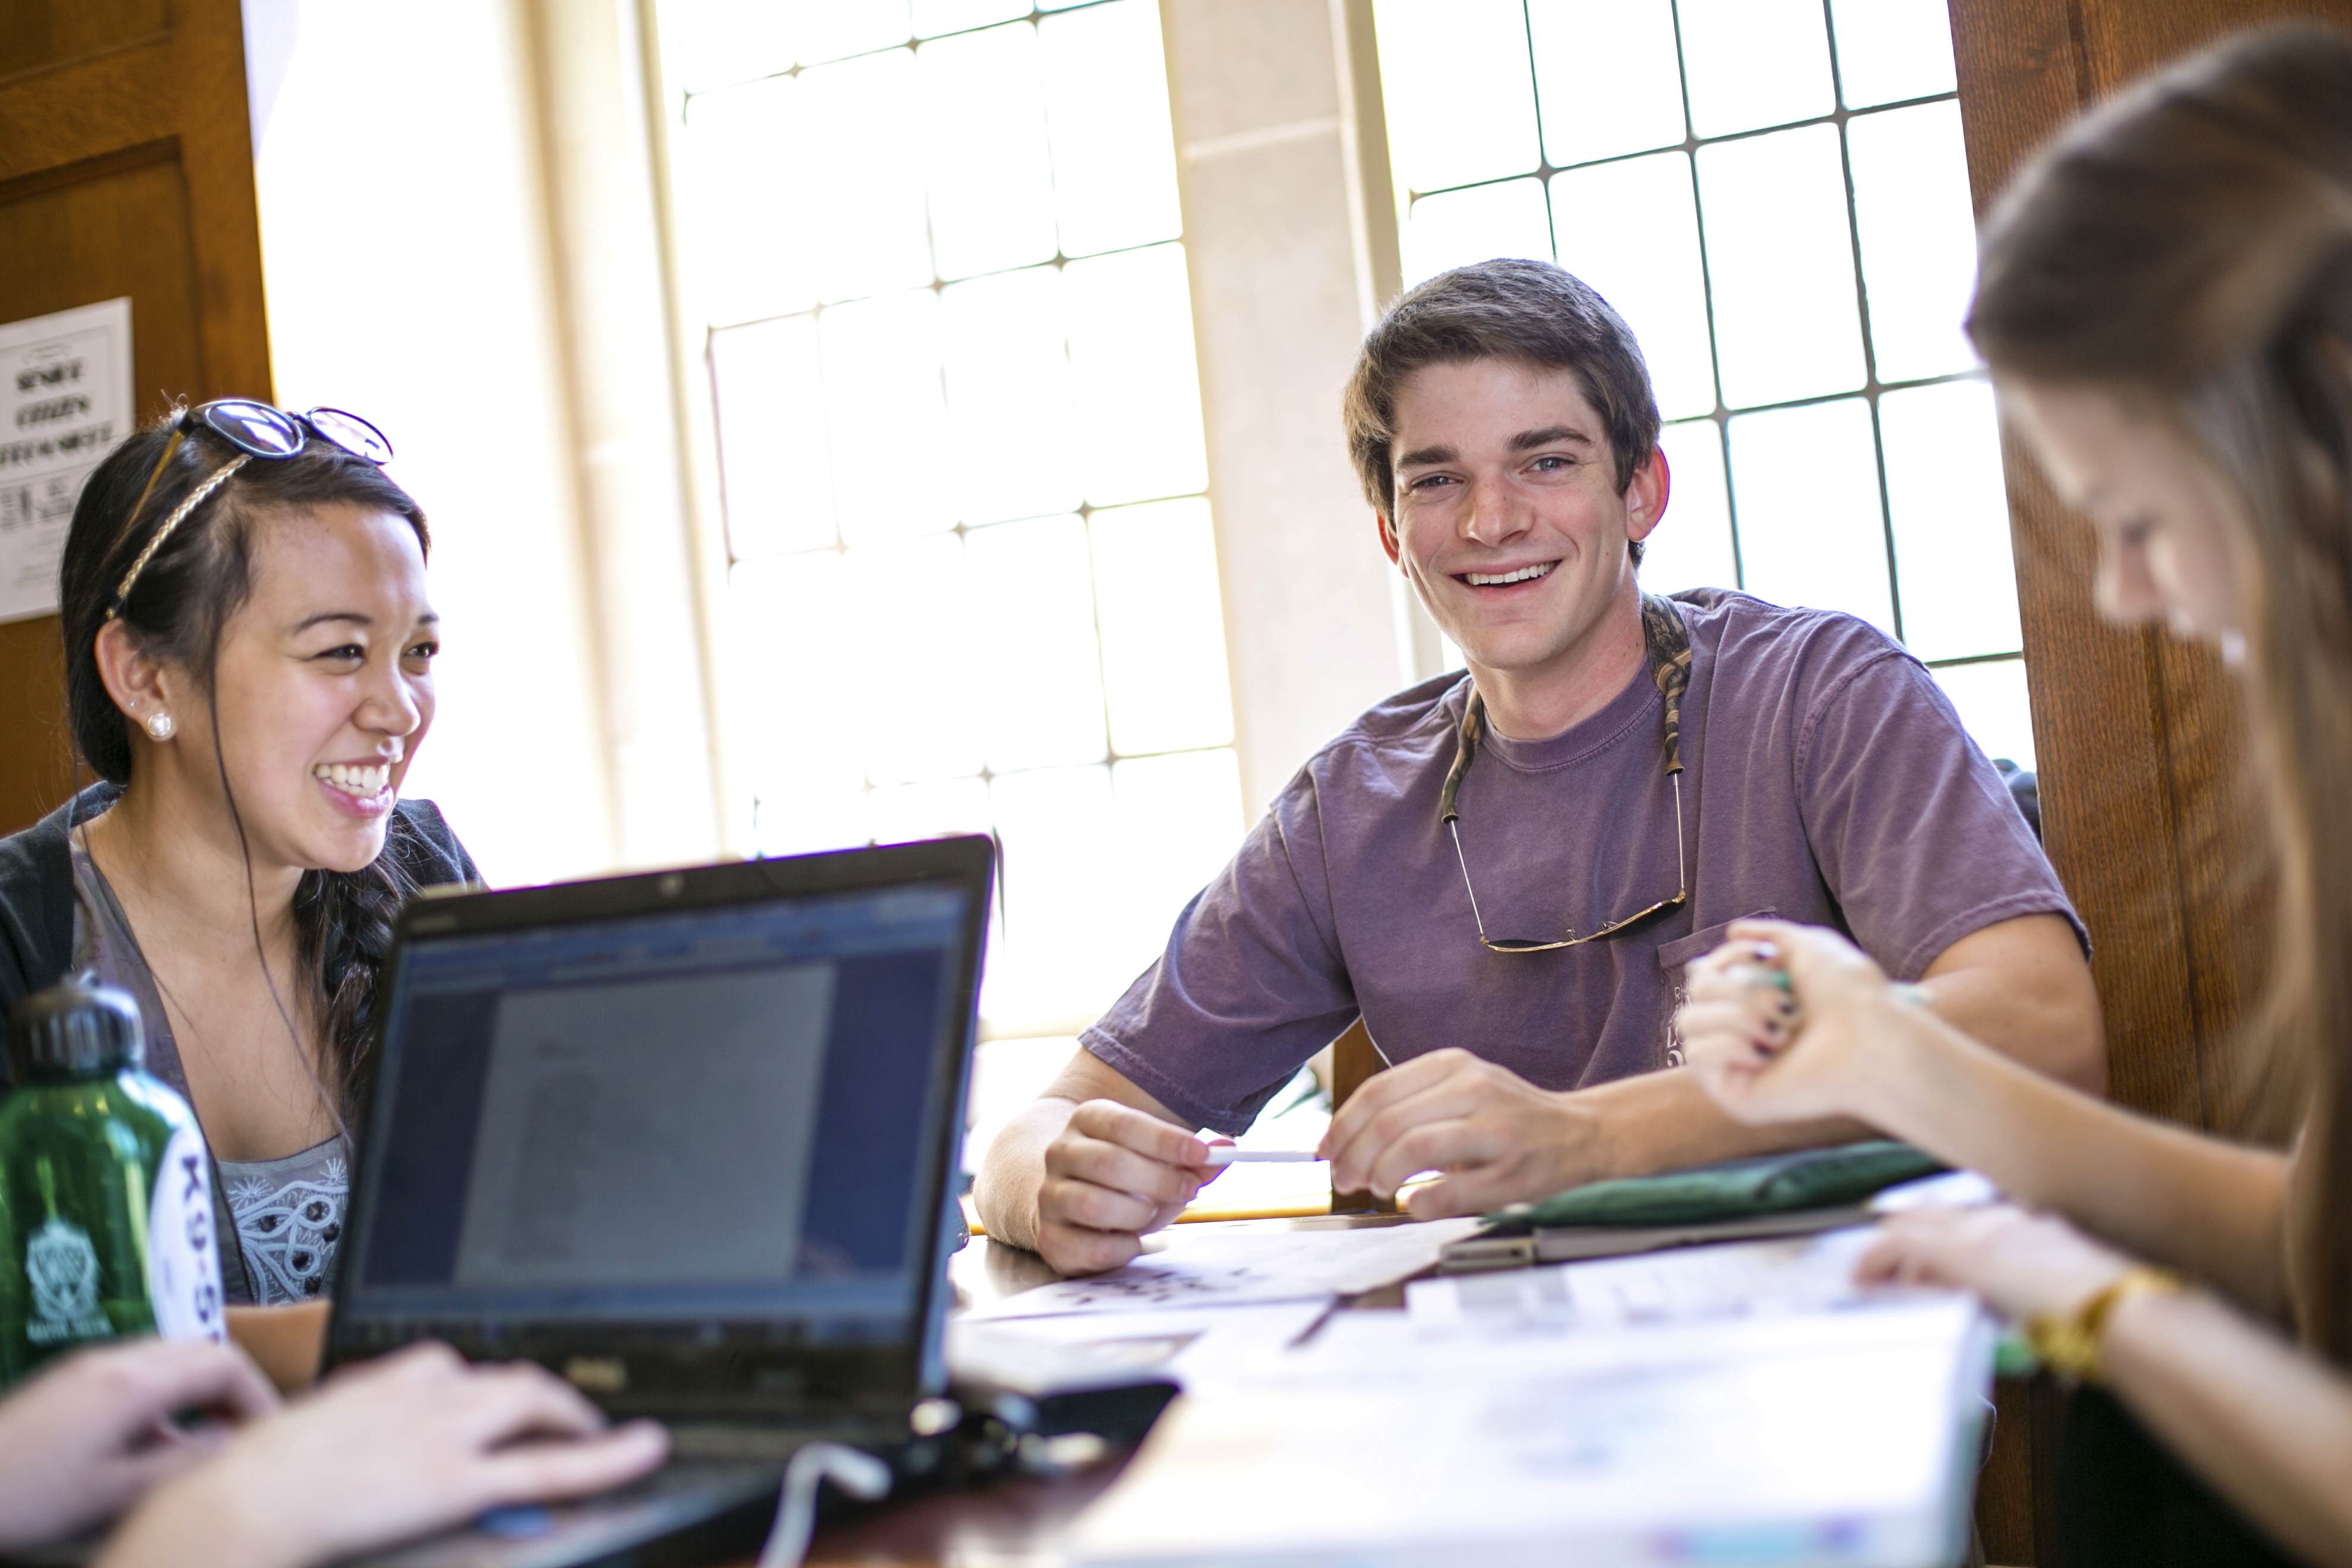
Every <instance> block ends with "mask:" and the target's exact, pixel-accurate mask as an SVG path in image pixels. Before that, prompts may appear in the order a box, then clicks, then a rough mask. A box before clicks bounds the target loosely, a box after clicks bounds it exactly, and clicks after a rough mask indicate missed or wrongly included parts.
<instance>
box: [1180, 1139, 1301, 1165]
mask: <svg viewBox="0 0 2352 1568" xmlns="http://www.w3.org/2000/svg"><path fill="white" fill-rule="evenodd" d="M1321 1158H1322V1156H1321V1155H1320V1154H1318V1153H1316V1152H1315V1151H1314V1150H1312V1149H1236V1148H1234V1146H1233V1145H1232V1144H1230V1143H1220V1144H1217V1145H1216V1146H1215V1147H1214V1148H1213V1149H1211V1150H1210V1151H1209V1152H1208V1161H1209V1163H1210V1164H1212V1165H1234V1164H1244V1163H1246V1164H1257V1163H1272V1162H1275V1161H1296V1160H1319V1159H1321Z"/></svg>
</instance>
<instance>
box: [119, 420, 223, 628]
mask: <svg viewBox="0 0 2352 1568" xmlns="http://www.w3.org/2000/svg"><path fill="white" fill-rule="evenodd" d="M169 455H170V454H169V453H168V452H167V453H166V454H165V456H167V457H168V456H169ZM251 461H253V459H252V458H249V457H247V455H246V454H245V453H243V452H239V453H238V454H237V455H236V457H234V458H230V459H229V460H228V461H227V462H226V463H224V464H222V465H221V466H220V467H219V468H215V470H213V476H212V478H210V479H206V480H205V482H204V483H203V484H200V485H198V486H197V487H196V488H195V489H193V490H191V491H190V492H189V493H188V499H187V500H184V501H182V502H181V503H180V504H179V505H178V506H175V507H173V509H172V515H171V516H169V517H167V518H165V519H164V520H163V527H161V528H159V529H157V530H156V531H155V537H154V538H152V539H151V540H149V541H148V542H147V548H146V549H144V550H142V551H141V552H139V559H138V560H136V561H133V562H132V563H131V570H130V571H128V572H125V573H124V574H122V585H121V587H119V588H117V589H115V590H114V602H113V603H112V604H110V605H107V606H106V618H107V619H108V620H110V621H111V620H115V619H117V618H119V617H120V616H121V614H122V606H123V605H127V604H129V603H130V602H131V584H134V583H136V582H138V581H139V574H141V573H142V572H144V571H146V570H147V563H149V562H150V561H152V560H153V559H155V552H157V551H158V550H161V549H163V542H164V541H165V540H167V539H169V538H171V537H172V531H173V530H174V529H176V528H178V527H179V526H180V524H182V523H184V522H185V521H188V514H189V513H190V512H192V511H194V510H196V508H198V507H200V506H202V505H204V504H205V501H206V500H209V499H210V498H211V496H212V493H213V492H214V491H215V490H216V489H220V488H221V486H223V485H225V484H226V483H228V480H229V476H230V475H232V474H234V473H236V471H237V470H238V469H239V468H243V467H245V466H246V464H247V463H249V462H251ZM150 482H151V483H152V481H150ZM142 499H143V498H142Z"/></svg>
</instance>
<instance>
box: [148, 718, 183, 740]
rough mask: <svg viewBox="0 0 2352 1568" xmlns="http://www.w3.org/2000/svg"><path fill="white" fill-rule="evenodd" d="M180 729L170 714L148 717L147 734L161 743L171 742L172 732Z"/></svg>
mask: <svg viewBox="0 0 2352 1568" xmlns="http://www.w3.org/2000/svg"><path fill="white" fill-rule="evenodd" d="M178 728H179V726H178V725H176V724H174V723H173V722H172V716H171V715H170V714H169V713H150V714H148V715H147V732H148V733H149V734H150V735H152V736H153V737H155V739H157V740H159V741H168V740H170V739H171V738H172V731H174V730H176V729H178Z"/></svg>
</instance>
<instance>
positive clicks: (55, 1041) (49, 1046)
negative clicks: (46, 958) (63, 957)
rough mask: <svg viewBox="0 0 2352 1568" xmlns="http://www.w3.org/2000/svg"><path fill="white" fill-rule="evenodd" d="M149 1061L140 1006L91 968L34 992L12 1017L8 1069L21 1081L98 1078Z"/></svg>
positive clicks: (9, 1029) (17, 1008) (17, 1007)
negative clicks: (91, 972) (140, 1019)
mask: <svg viewBox="0 0 2352 1568" xmlns="http://www.w3.org/2000/svg"><path fill="white" fill-rule="evenodd" d="M146 1059H147V1037H146V1033H145V1031H144V1030H143V1029H142V1028H141V1026H140V1023H139V1004H138V1003H136V1002H134V1001H132V1000H131V994H130V993H128V992H126V991H120V990H117V989H116V988H115V987H113V986H111V985H100V984H99V983H98V977H97V976H96V975H93V974H90V973H87V972H85V973H80V974H72V975H68V976H67V977H66V978H65V979H64V980H61V981H59V982H58V984H55V985H52V986H50V987H49V988H48V989H47V990H46V991H36V992H34V993H33V994H31V995H30V996H27V997H26V998H25V999H24V1000H23V1001H22V1002H19V1003H17V1004H16V1011H15V1012H13V1013H11V1014H9V1015H8V1070H9V1072H10V1073H11V1074H12V1075H13V1076H14V1077H15V1079H16V1081H17V1082H18V1083H29V1082H33V1081H36V1080H38V1079H60V1078H95V1077H98V1076H100V1075H102V1074H108V1073H117V1072H121V1070H122V1069H123V1068H135V1067H139V1066H141V1065H142V1064H143V1063H144V1062H145V1061H146Z"/></svg>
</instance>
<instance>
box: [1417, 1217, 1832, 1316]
mask: <svg viewBox="0 0 2352 1568" xmlns="http://www.w3.org/2000/svg"><path fill="white" fill-rule="evenodd" d="M1876 1234H1877V1233H1876V1231H1875V1230H1874V1229H1873V1228H1872V1227H1871V1226H1848V1227H1846V1228H1845V1229H1843V1230H1832V1231H1823V1232H1822V1233H1820V1234H1819V1235H1815V1236H1792V1237H1778V1238H1775V1239H1772V1240H1769V1241H1734V1242H1724V1243H1721V1244H1719V1245H1717V1246H1713V1247H1681V1248H1678V1249H1676V1250H1674V1251H1671V1252H1647V1253H1642V1254H1639V1255H1637V1256H1634V1257H1632V1258H1597V1259H1594V1260H1592V1261H1590V1262H1585V1263H1563V1264H1558V1265H1555V1266H1553V1267H1551V1268H1516V1269H1509V1270H1506V1271H1502V1272H1497V1273H1493V1274H1467V1275H1460V1276H1456V1277H1454V1278H1451V1279H1416V1280H1415V1281H1413V1282H1412V1284H1411V1285H1408V1286H1407V1287H1405V1305H1406V1310H1407V1311H1408V1312H1409V1313H1410V1314H1411V1315H1412V1320H1413V1321H1414V1323H1415V1324H1417V1325H1418V1326H1420V1327H1422V1328H1423V1329H1426V1330H1450V1329H1454V1328H1457V1327H1472V1326H1486V1327H1494V1326H1500V1325H1503V1324H1508V1323H1513V1322H1530V1321H1549V1322H1555V1323H1558V1324H1559V1325H1561V1326H1571V1327H1575V1328H1579V1329H1601V1328H1623V1327H1633V1326H1639V1325H1643V1324H1655V1323H1692V1322H1706V1321H1712V1320H1715V1319H1720V1318H1735V1317H1758V1316H1767V1315H1773V1314H1784V1313H1790V1312H1805V1311H1818V1310H1822V1309H1824V1308H1832V1307H1842V1306H1847V1305H1851V1304H1853V1303H1855V1302H1858V1301H1860V1300H1863V1299H1864V1293H1863V1291H1862V1289H1860V1288H1859V1287H1858V1286H1856V1285H1855V1284H1854V1282H1853V1268H1854V1264H1855V1263H1856V1262H1857V1261H1859V1260H1860V1258H1861V1257H1862V1255H1863V1253H1864V1252H1865V1251H1866V1250H1868V1248H1869V1247H1870V1244H1871V1241H1872V1240H1873V1238H1874V1237H1875V1236H1876Z"/></svg>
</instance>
